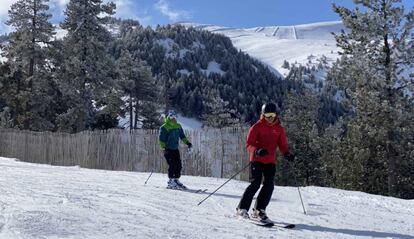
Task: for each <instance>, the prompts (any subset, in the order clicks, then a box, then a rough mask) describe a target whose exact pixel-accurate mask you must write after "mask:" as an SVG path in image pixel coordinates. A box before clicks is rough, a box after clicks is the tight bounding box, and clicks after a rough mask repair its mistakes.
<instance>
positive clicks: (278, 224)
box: [273, 222, 296, 229]
mask: <svg viewBox="0 0 414 239" xmlns="http://www.w3.org/2000/svg"><path fill="white" fill-rule="evenodd" d="M273 226H275V227H280V228H286V229H292V228H295V227H296V225H295V224H291V223H279V222H273Z"/></svg>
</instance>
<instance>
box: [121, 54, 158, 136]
mask: <svg viewBox="0 0 414 239" xmlns="http://www.w3.org/2000/svg"><path fill="white" fill-rule="evenodd" d="M118 71H119V76H120V79H119V83H120V85H121V87H122V90H123V92H125V94H126V96H127V98H128V103H127V104H128V106H127V111H128V112H129V128H130V129H137V128H138V123H139V121H141V123H143V127H144V128H149V127H150V126H152V125H157V124H158V123H159V122H158V116H157V112H156V111H155V107H154V103H155V102H156V101H157V97H156V96H157V94H156V92H157V88H156V85H155V80H154V78H153V77H152V74H151V69H150V68H149V67H148V65H147V64H146V63H145V62H143V61H140V60H137V59H133V58H132V56H131V54H130V53H129V52H128V51H127V50H122V52H121V56H120V58H119V59H118ZM148 109H149V110H148ZM134 116H135V118H134Z"/></svg>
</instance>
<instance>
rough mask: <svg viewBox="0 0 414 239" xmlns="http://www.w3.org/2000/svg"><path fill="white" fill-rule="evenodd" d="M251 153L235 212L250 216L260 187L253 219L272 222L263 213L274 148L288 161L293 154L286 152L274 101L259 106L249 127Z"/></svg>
mask: <svg viewBox="0 0 414 239" xmlns="http://www.w3.org/2000/svg"><path fill="white" fill-rule="evenodd" d="M246 146H247V150H248V152H249V154H250V161H251V165H250V172H251V174H250V175H251V176H250V185H249V186H248V187H247V188H246V190H245V192H244V194H243V196H242V198H241V200H240V203H239V205H238V207H237V214H238V215H239V216H240V217H242V218H246V219H248V218H249V214H248V211H249V208H250V205H251V203H252V201H253V197H254V195H255V194H256V192H257V191H258V190H259V188H260V185H261V183H262V177H264V181H263V187H262V188H261V190H260V192H259V195H258V197H257V200H256V205H255V206H254V208H253V213H252V215H251V216H252V219H255V220H258V221H260V222H262V223H266V224H267V223H272V221H271V220H270V219H269V218H268V217H267V215H266V211H265V210H266V207H267V205H268V204H269V201H270V198H271V197H272V192H273V188H274V177H275V173H276V162H277V159H276V148H277V147H279V150H280V151H281V152H282V154H283V155H284V158H285V159H286V160H288V161H293V160H294V158H295V156H294V155H293V154H291V153H290V152H289V149H288V143H287V139H286V134H285V130H284V128H283V127H282V126H281V125H280V121H279V118H278V115H277V107H276V105H275V104H274V103H267V104H264V105H263V106H262V112H261V115H260V120H259V121H257V122H256V123H255V124H254V125H253V126H252V127H251V128H250V130H249V134H248V135H247V142H246Z"/></svg>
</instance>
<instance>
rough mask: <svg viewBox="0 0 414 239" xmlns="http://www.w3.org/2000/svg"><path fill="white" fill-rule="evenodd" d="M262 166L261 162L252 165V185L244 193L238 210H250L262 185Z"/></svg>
mask: <svg viewBox="0 0 414 239" xmlns="http://www.w3.org/2000/svg"><path fill="white" fill-rule="evenodd" d="M262 165H263V164H262V163H259V162H252V164H251V165H250V172H251V175H250V185H249V186H248V187H247V188H246V190H245V191H244V194H243V196H242V198H241V199H240V203H239V206H238V207H237V208H238V209H245V210H247V211H248V210H249V208H250V205H251V204H252V201H253V197H254V195H255V194H256V192H257V190H259V188H260V183H261V182H262Z"/></svg>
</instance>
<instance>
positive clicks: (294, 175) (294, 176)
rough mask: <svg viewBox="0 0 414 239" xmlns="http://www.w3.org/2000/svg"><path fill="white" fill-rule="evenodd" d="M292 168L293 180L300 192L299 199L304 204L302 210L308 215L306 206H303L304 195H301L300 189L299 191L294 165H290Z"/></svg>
mask: <svg viewBox="0 0 414 239" xmlns="http://www.w3.org/2000/svg"><path fill="white" fill-rule="evenodd" d="M289 165H290V167H291V168H292V170H293V178H294V179H295V184H296V187H297V188H298V192H299V197H300V202H301V203H302V208H303V213H304V214H305V215H306V210H305V206H304V205H303V200H302V194H301V193H300V189H299V185H298V180H297V178H296V170H295V168H294V167H293V166H292V163H289Z"/></svg>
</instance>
